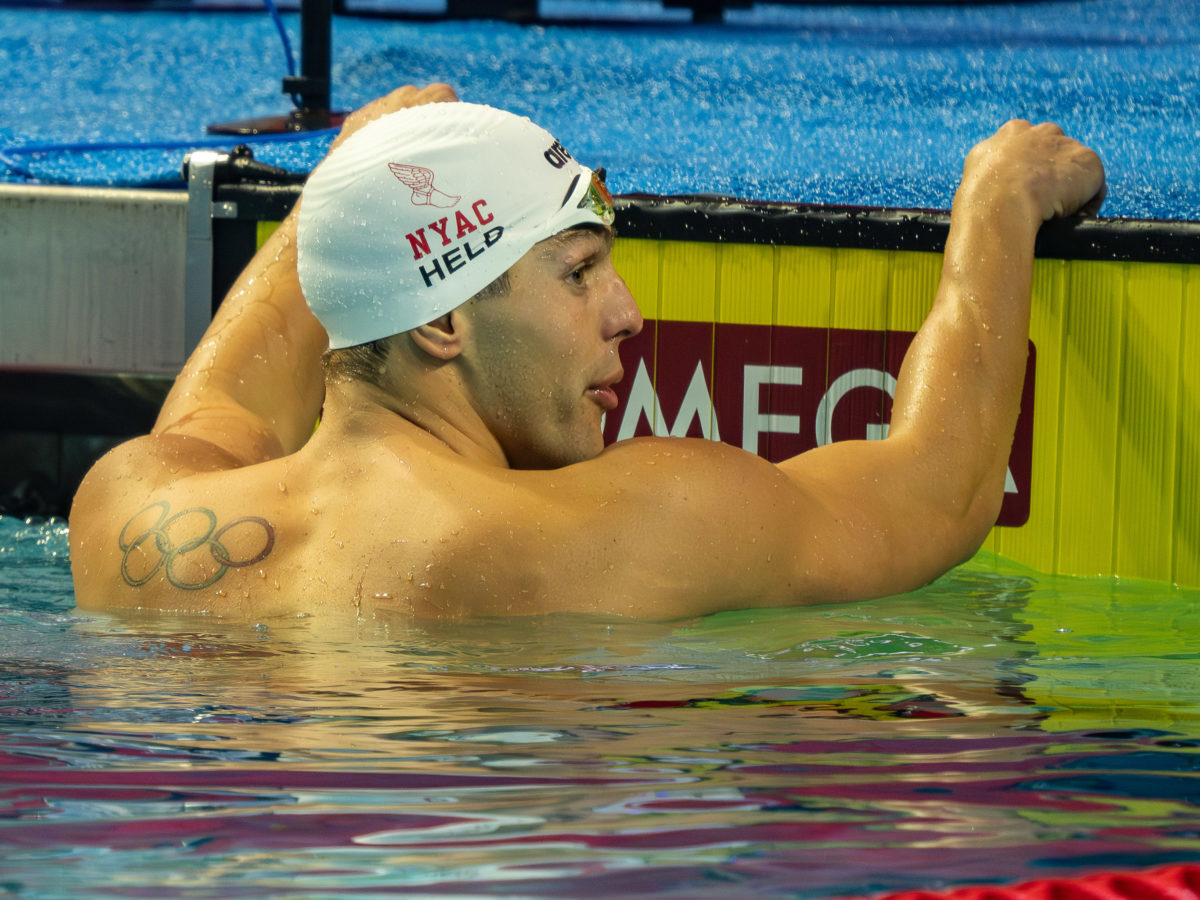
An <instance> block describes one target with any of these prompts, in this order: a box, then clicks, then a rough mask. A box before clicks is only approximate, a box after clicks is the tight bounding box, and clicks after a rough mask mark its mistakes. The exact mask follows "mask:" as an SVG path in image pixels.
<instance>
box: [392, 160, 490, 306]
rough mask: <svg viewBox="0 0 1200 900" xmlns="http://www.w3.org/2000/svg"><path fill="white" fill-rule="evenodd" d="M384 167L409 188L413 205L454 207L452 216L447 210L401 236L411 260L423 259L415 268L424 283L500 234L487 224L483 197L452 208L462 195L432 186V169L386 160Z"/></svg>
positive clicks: (446, 273)
mask: <svg viewBox="0 0 1200 900" xmlns="http://www.w3.org/2000/svg"><path fill="white" fill-rule="evenodd" d="M388 169H390V170H391V172H392V174H393V175H395V176H396V178H397V180H399V181H400V183H401V184H403V185H404V186H405V187H407V188H408V189H410V190H411V191H412V197H411V198H410V200H411V202H412V205H413V206H433V207H437V208H439V209H448V210H449V209H453V210H454V213H453V216H451V215H450V214H447V215H444V216H442V217H440V218H436V219H434V220H433V221H432V222H430V223H429V224H427V225H424V226H422V227H421V228H418V229H416V230H415V231H410V232H409V233H408V234H406V235H405V236H404V237H405V238H406V239H407V241H408V245H409V247H410V248H411V249H412V252H413V260H414V261H415V262H419V261H420V260H422V259H424V260H425V262H424V263H421V265H419V266H418V267H417V269H418V271H419V272H420V273H421V278H422V279H423V280H424V281H425V286H426V287H433V285H434V284H435V282H441V281H445V280H446V279H447V278H449V277H450V276H451V275H454V274H455V273H456V272H459V271H461V270H462V269H464V268H465V267H466V266H467V265H468V264H469V263H470V262H472V261H473V260H475V259H476V258H478V257H479V256H480V254H482V253H484V252H485V251H486V250H487V249H488V248H489V247H491V246H492V245H493V244H495V243H496V242H497V241H498V240H500V238H501V237H503V235H504V227H503V226H502V225H492V227H491V228H488V227H487V226H488V225H491V224H492V222H494V221H495V218H496V217H495V216H494V215H492V213H491V212H489V211H488V208H487V200H484V199H479V200H475V201H474V202H472V203H470V204H468V205H467V206H466V207H465V208H463V209H455V207H458V206H459V205H460V203H461V201H462V196H461V195H460V196H452V195H450V194H447V193H445V192H444V191H441V190H439V189H438V188H436V187H434V185H433V180H434V173H433V170H432V169H427V168H425V167H424V166H412V165H405V164H401V163H388ZM481 229H482V230H481ZM431 241H432V243H431Z"/></svg>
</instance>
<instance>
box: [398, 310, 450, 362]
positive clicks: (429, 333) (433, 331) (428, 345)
mask: <svg viewBox="0 0 1200 900" xmlns="http://www.w3.org/2000/svg"><path fill="white" fill-rule="evenodd" d="M462 325H463V323H462V321H461V317H460V316H459V315H458V313H457V311H454V312H448V313H446V314H445V315H444V316H439V317H438V318H436V319H434V320H433V321H432V322H427V323H426V324H424V325H418V326H417V327H416V328H414V329H412V331H410V332H409V334H410V335H412V340H413V343H414V344H416V345H417V347H418V348H420V349H421V350H422V351H423V352H425V353H427V354H429V355H430V356H432V357H433V358H434V359H438V360H441V361H442V362H448V361H449V360H452V359H454V357H456V356H458V354H459V353H461V352H462V344H463V329H462Z"/></svg>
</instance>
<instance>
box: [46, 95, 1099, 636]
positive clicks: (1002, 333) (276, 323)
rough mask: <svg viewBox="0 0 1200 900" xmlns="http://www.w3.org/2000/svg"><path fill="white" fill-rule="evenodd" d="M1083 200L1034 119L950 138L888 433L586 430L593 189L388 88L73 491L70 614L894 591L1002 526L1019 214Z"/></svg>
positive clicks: (537, 145) (1066, 156)
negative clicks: (125, 434) (772, 445)
mask: <svg viewBox="0 0 1200 900" xmlns="http://www.w3.org/2000/svg"><path fill="white" fill-rule="evenodd" d="M1103 190H1104V173H1103V168H1102V166H1101V163H1100V160H1099V159H1098V157H1097V156H1096V154H1095V153H1093V152H1092V151H1090V150H1088V149H1087V148H1085V147H1083V146H1081V145H1080V144H1078V143H1076V142H1075V141H1072V140H1070V139H1068V138H1067V137H1065V136H1064V135H1063V134H1062V132H1061V131H1060V130H1059V129H1058V128H1056V127H1054V126H1052V125H1039V126H1036V127H1035V126H1031V125H1030V124H1028V123H1025V122H1010V123H1009V124H1007V125H1005V126H1004V127H1003V128H1001V129H1000V130H999V131H998V132H997V133H996V134H995V135H994V136H992V137H990V138H988V139H987V140H986V141H984V142H983V143H981V144H979V145H978V146H977V147H975V148H974V149H973V150H972V151H971V153H970V154H969V155H968V157H967V160H966V164H965V166H964V170H963V176H962V181H961V184H960V186H959V188H958V191H957V193H956V195H955V198H954V203H953V209H952V212H951V224H950V232H949V237H948V240H947V244H946V249H945V262H944V267H943V272H942V277H941V282H940V285H939V287H938V290H937V293H936V296H935V297H934V299H933V304H932V309H931V311H930V313H929V315H928V318H927V319H926V320H925V322H924V324H923V325H922V327H921V329H920V332H919V333H918V335H917V337H916V339H915V340H914V341H913V343H912V345H911V348H910V349H909V351H908V354H907V356H906V357H905V359H904V363H903V366H902V368H901V371H900V375H899V379H898V385H897V389H896V394H895V399H894V404H893V412H892V420H891V426H890V429H889V431H888V435H887V437H886V438H885V439H884V440H880V441H870V442H867V441H847V442H842V443H837V444H831V445H828V446H824V447H820V448H818V449H815V450H812V451H809V452H806V453H803V454H801V455H799V456H796V457H794V458H792V459H789V460H786V461H784V462H781V463H779V464H777V465H776V464H771V463H768V462H766V461H765V460H763V459H760V458H758V457H756V456H753V455H752V454H749V453H746V452H744V451H742V450H739V449H736V448H734V447H731V446H729V445H726V444H721V443H716V442H710V441H704V440H692V439H681V438H638V439H634V440H629V441H625V442H621V443H618V444H616V445H613V446H610V447H608V448H607V449H606V448H605V447H604V445H603V441H602V436H601V417H602V416H603V415H604V413H606V412H608V411H611V410H612V409H613V407H614V405H615V403H616V396H615V394H614V393H613V389H612V386H613V385H614V384H615V383H617V381H619V380H620V378H621V375H622V367H621V361H620V356H619V353H618V350H619V348H620V345H621V342H622V341H624V340H625V339H626V338H628V337H630V336H631V335H634V334H636V333H637V332H638V330H639V329H640V328H641V327H642V319H641V315H640V314H639V312H638V308H637V306H636V304H635V302H634V299H633V297H631V296H630V293H629V290H628V289H627V288H626V286H625V283H624V282H623V281H622V280H621V277H620V275H619V274H618V273H617V272H616V270H615V269H614V268H613V263H612V259H611V257H610V252H611V248H612V240H613V232H612V224H613V212H612V207H611V202H610V199H609V197H608V193H607V191H606V190H605V189H604V186H603V183H602V181H601V179H599V178H598V177H597V176H596V174H595V173H593V172H592V171H590V170H589V169H587V168H586V167H584V166H583V165H581V164H580V163H579V162H578V161H576V160H575V159H574V158H573V157H572V156H571V154H570V153H569V152H568V151H567V149H566V148H564V147H563V146H562V145H561V144H560V143H559V142H558V141H556V140H555V139H554V138H553V137H552V136H551V135H550V134H548V133H547V132H545V131H543V130H542V129H541V128H538V127H537V126H535V125H533V124H532V123H530V122H529V121H528V120H525V119H521V118H518V117H516V116H513V115H511V114H508V113H505V112H501V111H498V110H494V109H490V108H487V107H482V106H475V105H470V104H465V103H458V102H456V98H455V96H454V93H453V91H452V90H451V89H450V88H449V87H447V86H445V85H431V86H429V87H426V88H424V89H417V88H415V87H404V88H401V89H399V90H397V91H395V92H393V93H391V94H389V95H388V96H386V97H384V98H382V99H380V100H377V101H375V102H374V103H371V104H370V105H368V106H367V107H365V108H364V109H362V110H360V111H359V112H358V113H356V114H354V115H353V116H351V117H350V118H349V120H348V121H347V123H346V126H345V128H344V129H343V132H342V134H341V135H340V136H339V138H338V140H337V141H336V142H335V144H334V147H333V149H332V150H331V152H330V154H329V156H328V158H327V159H326V160H325V161H324V162H323V163H322V164H321V165H320V166H318V168H317V169H316V171H315V172H314V173H313V175H312V176H311V178H310V179H309V182H308V184H307V186H306V187H305V189H304V191H303V194H302V196H301V200H300V203H299V204H298V206H297V209H296V210H294V211H293V212H292V213H291V215H289V216H288V218H287V219H286V221H285V222H284V223H283V224H282V226H281V227H280V228H279V229H278V231H276V233H275V234H274V236H273V237H272V238H271V239H270V240H269V241H268V242H267V243H266V244H265V245H264V247H263V248H262V250H261V251H260V252H259V254H258V255H257V256H256V257H255V258H254V260H253V261H252V262H251V264H250V265H249V266H248V267H247V269H246V271H245V272H244V273H243V275H242V276H241V278H240V279H239V280H238V282H237V283H236V284H235V286H234V287H233V289H232V291H231V292H230V295H229V297H228V298H227V299H226V300H225V302H224V304H223V305H222V306H221V308H220V310H219V311H218V313H217V315H216V316H215V317H214V319H213V322H212V324H211V327H210V328H209V329H208V332H207V333H206V335H205V336H204V338H203V340H202V341H201V342H200V344H199V346H198V347H197V348H196V350H195V352H194V353H193V354H192V356H191V358H190V359H189V360H188V362H187V364H186V366H185V367H184V369H183V371H182V373H181V374H180V376H179V378H178V380H177V382H176V384H175V386H174V388H173V390H172V391H171V393H170V395H169V396H168V397H167V399H166V401H165V403H164V405H163V408H162V411H161V413H160V415H159V417H158V420H157V422H156V424H155V426H154V429H153V430H152V432H151V433H150V434H149V435H147V436H144V437H140V438H137V439H134V440H132V441H129V442H128V443H126V444H124V445H122V446H120V447H118V448H117V449H115V450H114V451H112V452H111V453H109V454H108V455H107V456H105V457H104V458H103V459H101V460H100V461H99V462H98V463H97V464H96V465H95V467H94V468H93V469H92V471H91V472H90V473H89V475H88V476H87V478H86V480H85V481H84V483H83V484H82V486H81V487H80V490H79V492H78V494H77V496H76V499H75V505H74V508H73V509H72V511H71V516H70V524H71V560H72V566H73V571H74V578H75V588H76V597H77V600H78V603H79V605H80V606H81V607H83V608H88V609H104V608H117V607H143V608H151V609H162V610H174V611H193V612H201V611H204V612H210V613H214V614H221V615H229V616H237V617H252V618H254V619H262V618H264V617H268V616H276V615H296V614H314V615H358V616H371V615H373V614H375V613H376V612H386V613H387V614H389V615H405V616H414V617H446V618H460V617H471V616H495V615H502V616H503V615H530V614H539V613H549V612H554V611H563V610H570V611H579V612H588V613H600V614H613V615H621V616H640V617H653V618H659V619H668V618H675V617H682V616H691V615H696V614H704V613H709V612H713V611H716V610H723V609H730V608H743V607H755V606H780V605H788V604H798V603H818V602H828V601H841V600H852V599H856V598H866V597H874V596H880V595H886V594H891V593H897V592H901V591H906V590H909V589H912V588H916V587H918V586H921V585H923V584H925V583H927V582H929V581H931V580H932V579H934V578H936V577H937V576H939V575H940V574H942V573H943V572H945V571H946V570H947V569H949V568H950V567H952V566H954V565H956V564H957V563H959V562H961V561H963V560H964V559H966V558H967V557H969V556H970V555H971V554H972V553H973V552H974V551H975V550H976V549H978V547H979V546H980V544H981V542H982V541H983V539H984V537H985V536H986V534H987V533H988V530H989V529H990V527H991V526H992V524H993V523H994V522H995V519H996V516H997V513H998V509H999V506H1000V502H1001V499H1002V496H1003V486H1004V475H1005V467H1006V463H1007V458H1008V453H1009V447H1010V444H1011V440H1012V435H1013V429H1014V427H1015V422H1016V417H1017V410H1018V402H1019V395H1020V390H1021V384H1022V379H1023V376H1024V371H1025V355H1026V346H1027V333H1028V320H1029V304H1030V285H1031V278H1032V268H1033V247H1034V238H1035V236H1036V234H1037V231H1038V228H1039V227H1040V226H1041V224H1042V223H1043V222H1044V221H1045V220H1047V219H1050V218H1052V217H1055V216H1067V215H1072V214H1075V213H1077V212H1080V211H1089V212H1090V211H1094V209H1095V208H1097V207H1098V205H1099V201H1100V199H1101V198H1102V195H1103ZM306 301H307V303H306ZM327 348H332V349H329V350H328V355H327V356H326V358H325V364H324V366H322V355H323V354H324V353H325V352H326V349H327ZM318 414H320V416H321V424H320V427H319V428H317V430H316V431H315V433H314V431H313V422H314V421H316V419H317V417H318Z"/></svg>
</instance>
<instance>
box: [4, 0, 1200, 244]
mask: <svg viewBox="0 0 1200 900" xmlns="http://www.w3.org/2000/svg"><path fill="white" fill-rule="evenodd" d="M397 2H399V0H397ZM283 21H284V22H285V23H286V26H287V30H288V33H289V34H290V36H291V42H292V45H293V46H294V47H298V44H299V18H298V16H297V15H296V14H294V13H285V14H284V15H283ZM0 69H2V70H3V72H4V90H3V91H0V180H4V181H9V182H22V181H38V182H42V183H50V184H78V185H119V186H137V185H162V184H170V183H178V182H179V178H180V175H179V168H180V161H181V159H182V156H183V153H184V152H185V151H186V149H187V148H188V147H191V146H201V145H205V144H209V143H211V140H212V139H211V138H210V137H209V136H207V135H206V134H205V130H204V128H205V125H206V124H207V123H210V122H219V121H227V120H230V119H240V118H245V117H251V116H260V115H269V114H278V113H283V112H286V111H287V109H288V104H289V101H288V100H287V98H286V97H284V96H283V95H282V94H281V93H280V79H281V77H282V76H283V75H284V74H285V72H286V61H285V54H284V49H283V43H282V41H281V39H280V36H279V33H278V31H277V30H276V28H275V26H274V24H273V23H272V20H271V18H270V16H269V15H267V13H266V12H265V11H264V12H261V13H260V12H254V11H241V12H239V11H228V10H225V11H221V10H208V11H205V10H200V9H192V10H155V9H153V8H151V9H148V10H146V11H128V12H116V11H110V12H103V11H86V10H80V9H78V8H75V9H62V8H52V7H43V8H28V7H26V8H14V7H0ZM332 80H333V103H334V105H335V106H337V107H341V108H353V107H355V106H358V105H361V104H362V103H364V102H366V101H367V100H369V99H371V98H372V97H374V96H376V95H378V94H381V93H383V92H384V91H386V90H387V89H389V88H390V87H391V86H393V85H396V84H402V83H407V82H416V83H424V82H428V81H447V82H449V83H451V84H453V85H455V86H456V87H457V88H458V89H459V91H460V94H461V95H462V96H463V97H464V98H465V99H470V100H474V101H479V102H485V103H492V104H495V105H498V106H504V107H507V108H509V109H512V110H515V111H518V112H521V113H525V114H528V115H530V116H531V117H532V118H533V119H534V120H535V121H538V122H539V123H541V124H543V125H545V126H546V127H547V128H549V129H550V130H551V131H553V132H554V133H555V134H556V135H557V136H558V137H559V138H560V139H561V140H562V141H563V143H564V144H566V146H567V147H568V148H570V149H571V150H572V152H573V153H574V154H575V155H576V156H578V157H580V158H581V159H582V160H583V161H585V162H586V163H589V164H591V165H594V166H600V165H603V166H606V167H607V168H608V170H609V173H610V176H609V177H610V183H611V184H612V186H613V188H614V190H615V191H617V192H620V193H626V192H648V193H656V194H688V193H713V194H724V195H731V196H736V197H741V198H744V199H752V200H775V201H789V202H805V203H830V204H848V205H856V206H883V207H896V206H899V207H923V208H946V207H948V205H949V203H950V200H951V197H952V194H953V190H954V186H955V183H956V180H957V175H958V172H959V171H960V169H961V165H962V159H963V157H964V155H965V153H966V151H967V150H968V149H969V148H970V146H971V145H972V144H973V143H974V142H975V141H976V140H978V139H980V138H981V137H984V136H985V135H986V134H988V133H989V132H990V131H992V130H993V129H994V128H995V127H997V126H998V125H1000V124H1001V123H1002V122H1004V121H1005V120H1006V119H1008V118H1013V117H1021V118H1028V119H1032V120H1038V121H1040V120H1052V121H1055V122H1058V123H1059V124H1061V125H1062V126H1063V127H1064V128H1065V129H1066V130H1067V131H1068V132H1070V133H1072V134H1075V135H1076V136H1078V137H1080V138H1081V139H1083V140H1085V141H1087V142H1090V143H1091V144H1092V145H1093V146H1095V147H1096V148H1097V149H1098V150H1099V151H1100V152H1101V154H1102V155H1103V156H1104V158H1105V160H1106V163H1107V165H1108V168H1109V173H1110V176H1109V177H1110V190H1109V202H1108V204H1107V206H1106V208H1105V214H1107V215H1116V216H1128V217H1135V218H1163V219H1182V220H1200V150H1198V149H1197V148H1198V138H1200V103H1198V101H1200V91H1198V85H1200V4H1197V3H1193V2H1185V3H1181V2H1177V0H1075V2H1041V3H1016V4H970V5H960V6H927V5H915V6H914V5H907V6H906V5H896V6H887V5H884V6H872V5H846V6H838V5H815V6H806V7H790V6H788V7H785V6H766V5H764V6H760V7H756V8H754V9H752V10H749V11H745V12H742V13H730V14H728V15H727V18H726V21H725V23H723V24H719V25H693V24H690V23H688V22H681V21H678V20H668V19H663V20H651V21H639V22H630V21H607V22H597V23H593V24H586V25H581V24H573V23H565V24H543V25H535V26H523V25H514V24H508V23H503V22H486V21H475V22H462V21H439V22H429V21H413V20H408V21H405V20H395V19H387V20H385V19H378V18H359V17H348V16H338V17H335V19H334V32H333V72H332ZM329 140H330V136H329V135H328V134H311V135H302V136H300V137H298V138H297V137H290V138H289V139H286V140H274V141H269V142H262V143H259V144H256V151H255V152H256V155H257V156H258V157H259V158H260V159H262V160H264V161H266V162H269V163H273V164H275V165H280V166H284V167H286V168H288V169H292V170H295V171H308V170H309V169H311V167H312V166H313V165H315V164H316V162H317V161H318V160H319V159H320V157H321V155H322V153H323V152H324V150H325V148H326V147H327V146H328V142H329ZM233 143H236V140H224V141H223V145H224V146H232V145H233ZM111 145H116V146H115V147H114V146H111Z"/></svg>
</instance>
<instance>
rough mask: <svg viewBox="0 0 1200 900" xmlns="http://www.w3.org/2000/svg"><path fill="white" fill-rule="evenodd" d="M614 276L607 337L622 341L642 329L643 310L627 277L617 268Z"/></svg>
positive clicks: (610, 295) (610, 293) (610, 296)
mask: <svg viewBox="0 0 1200 900" xmlns="http://www.w3.org/2000/svg"><path fill="white" fill-rule="evenodd" d="M612 278H613V283H612V287H611V289H610V292H609V301H608V317H607V319H608V323H607V326H608V327H607V329H606V334H605V338H607V339H609V340H616V341H618V342H620V341H623V340H625V339H626V338H631V337H633V336H634V335H635V334H637V333H638V332H640V331H641V330H642V311H641V310H640V309H638V305H637V301H636V300H634V299H633V294H632V293H630V290H629V286H628V285H627V284H625V279H624V278H622V277H621V276H620V274H619V273H617V271H616V270H615V269H614V270H613V273H612Z"/></svg>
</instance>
